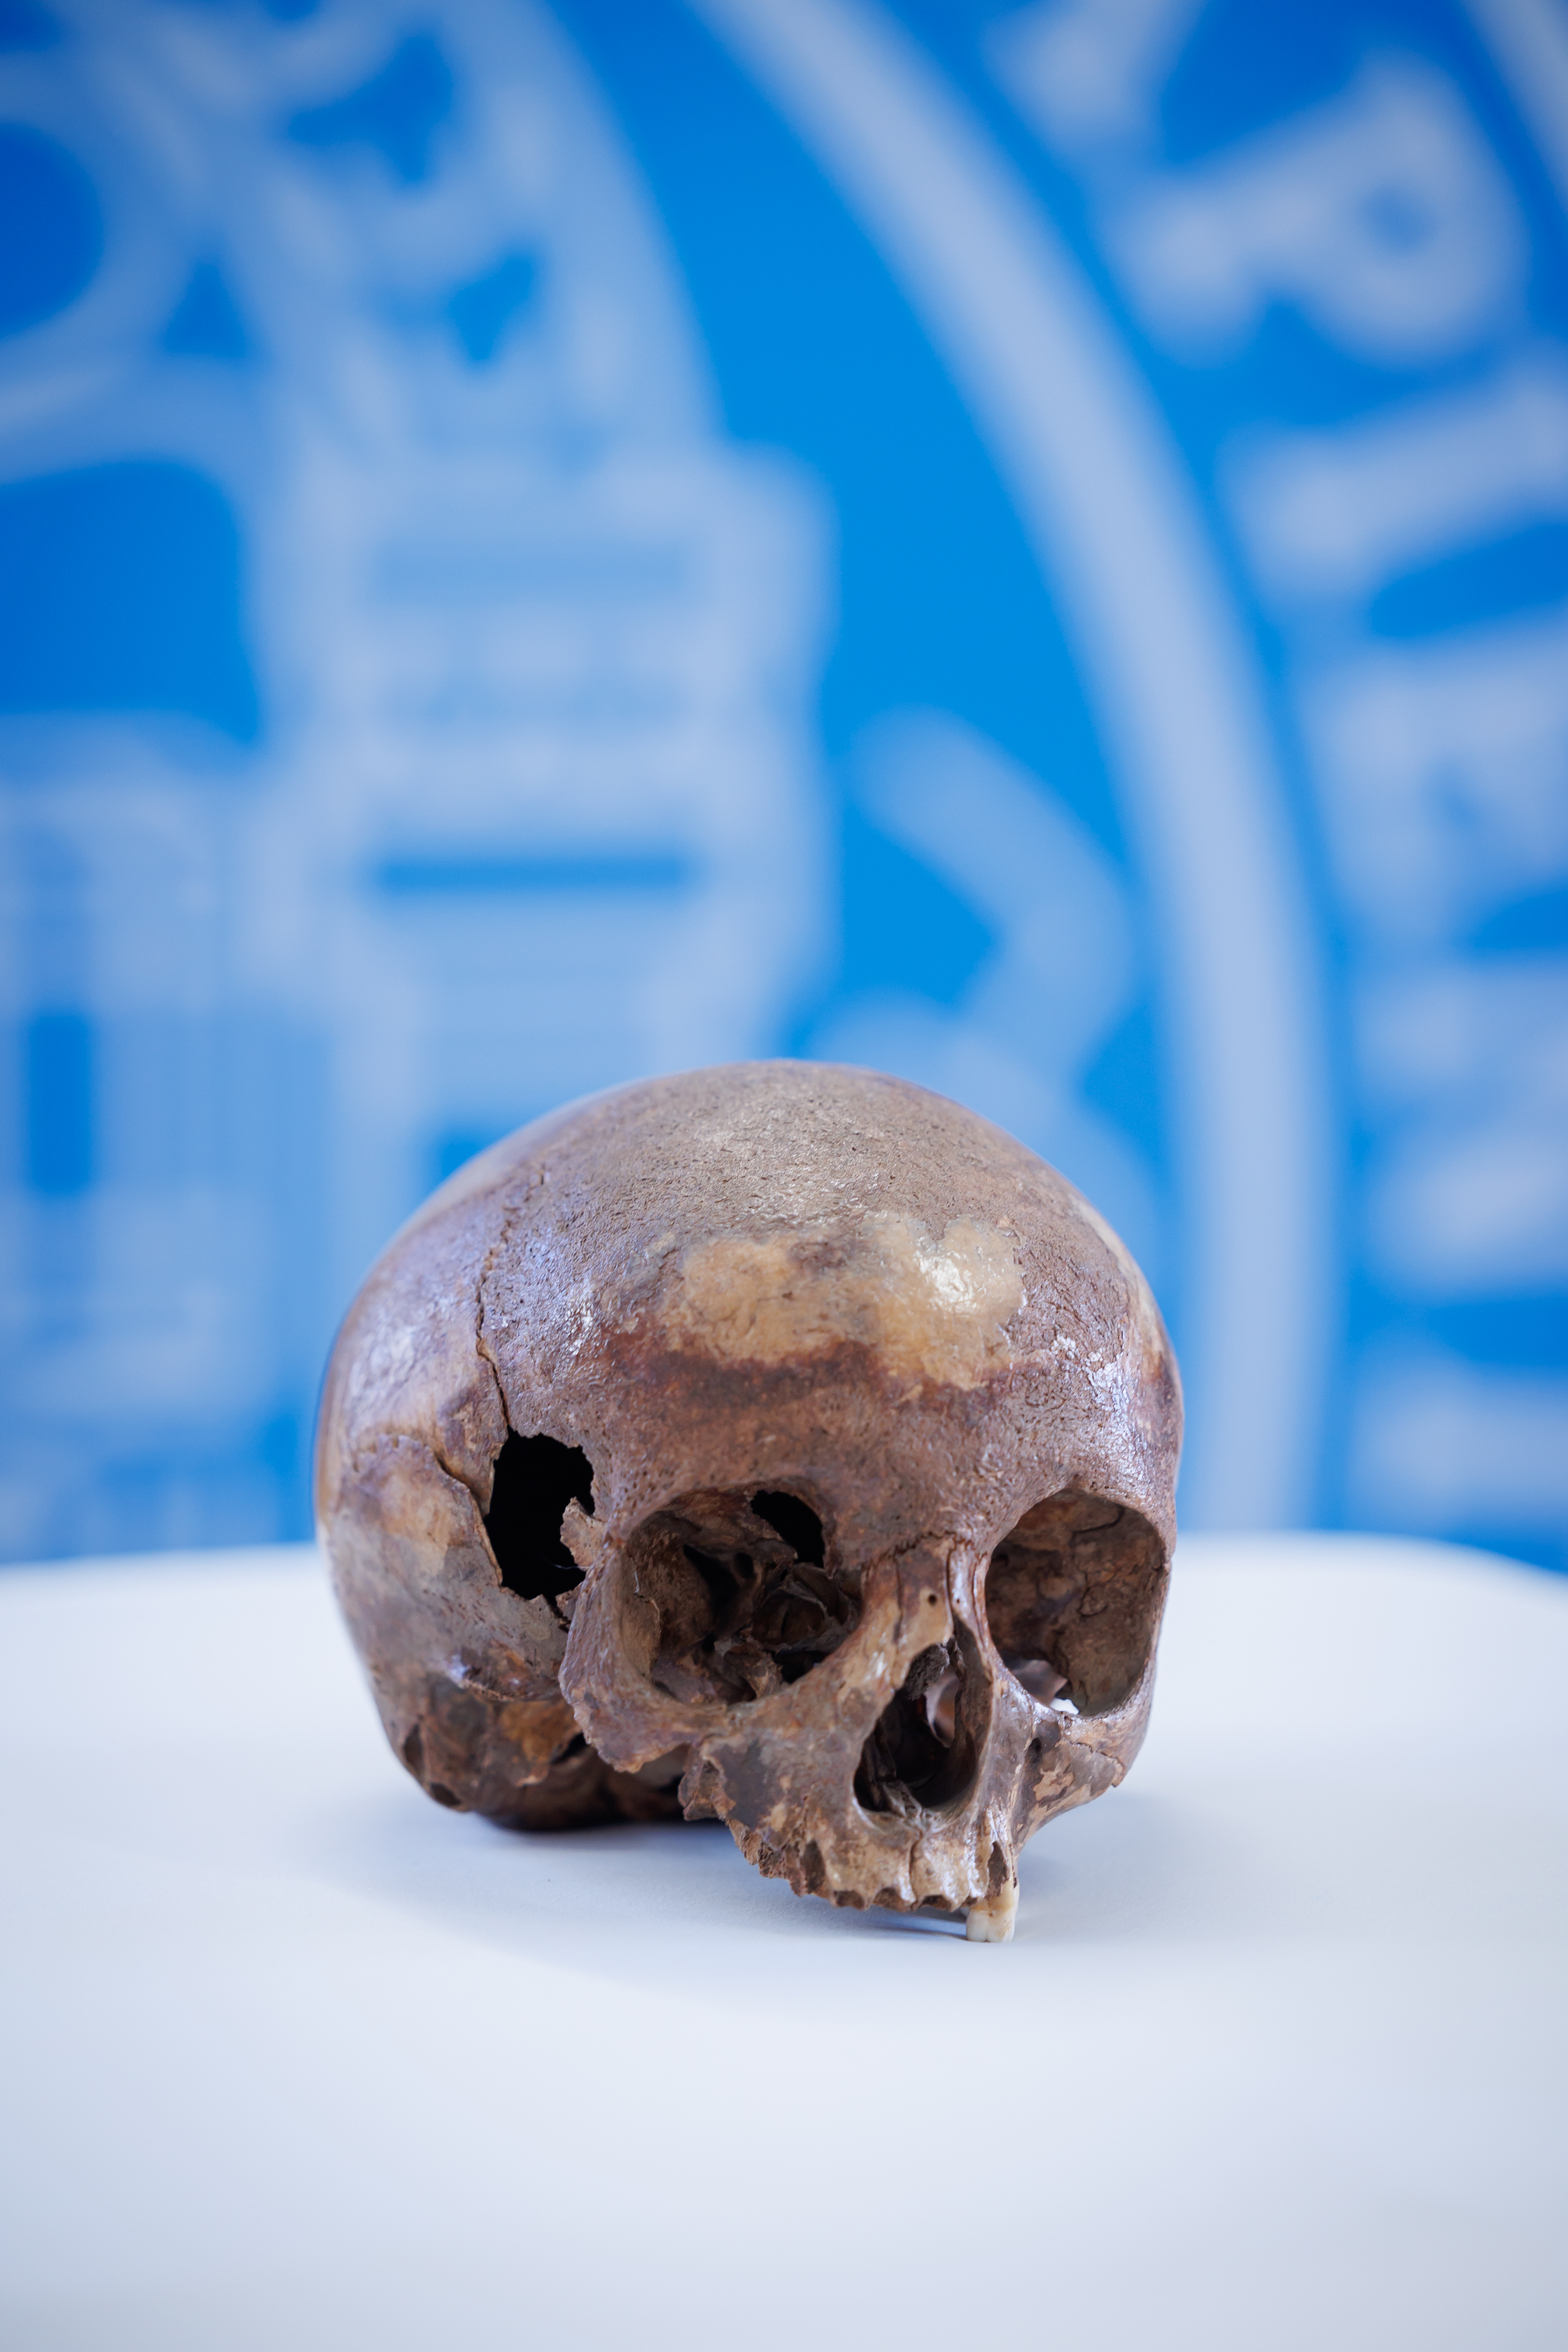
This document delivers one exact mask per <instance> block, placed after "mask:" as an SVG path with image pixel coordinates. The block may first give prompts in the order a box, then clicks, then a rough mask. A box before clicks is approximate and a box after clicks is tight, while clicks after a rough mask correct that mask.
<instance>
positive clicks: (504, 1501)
mask: <svg viewBox="0 0 1568 2352" xmlns="http://www.w3.org/2000/svg"><path fill="white" fill-rule="evenodd" d="M568 1503H578V1504H580V1505H581V1506H582V1507H583V1509H584V1511H586V1512H587V1513H588V1515H589V1516H590V1517H592V1516H593V1510H594V1465H593V1464H592V1463H591V1462H590V1461H589V1459H588V1457H587V1455H586V1454H584V1451H583V1449H582V1447H581V1446H580V1445H563V1444H561V1442H560V1440H559V1438H554V1437H545V1436H542V1435H541V1436H537V1437H520V1436H519V1435H518V1433H517V1432H516V1431H515V1430H513V1431H512V1433H511V1434H510V1436H509V1437H508V1439H507V1441H506V1444H504V1445H503V1446H502V1447H501V1450H500V1453H499V1454H497V1456H496V1466H495V1480H494V1484H493V1485H492V1486H491V1488H490V1507H489V1510H488V1511H487V1512H486V1513H485V1533H486V1534H487V1535H488V1536H489V1539H490V1549H491V1550H492V1551H493V1552H494V1554H495V1556H496V1566H497V1567H498V1568H499V1569H500V1580H501V1582H502V1583H503V1584H504V1585H505V1586H506V1589H507V1591H509V1592H516V1593H518V1594H520V1595H521V1598H522V1599H523V1600H524V1601H541V1600H543V1601H553V1600H554V1599H555V1598H556V1596H557V1594H559V1593H562V1592H565V1591H569V1590H570V1588H571V1587H572V1586H573V1585H574V1584H577V1583H579V1582H580V1581H581V1580H582V1575H583V1571H582V1570H581V1569H580V1568H579V1567H578V1565H577V1563H576V1561H575V1560H574V1559H573V1557H572V1555H571V1553H570V1552H569V1551H568V1550H567V1549H566V1546H565V1545H564V1543H563V1541H562V1539H561V1521H562V1518H563V1516H564V1513H565V1509H566V1506H567V1504H568Z"/></svg>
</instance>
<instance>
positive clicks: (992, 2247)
mask: <svg viewBox="0 0 1568 2352" xmlns="http://www.w3.org/2000/svg"><path fill="white" fill-rule="evenodd" d="M0 1676H3V1686H4V1696H3V1705H0V1740H3V1743H4V1749H5V1757H4V1770H3V1772H0V1810H3V1824H0V1835H3V1840H4V1852H3V1857H0V1888H3V1890H4V1893H3V1900H4V1905H5V1915H6V1924H5V1928H4V1934H3V1940H0V1952H3V1955H4V1958H3V1967H4V1996H3V2001H0V2031H3V2033H4V2041H5V2061H4V2063H5V2083H4V2087H3V2090H0V2108H3V2113H4V2121H3V2123H0V2132H3V2135H4V2162H5V2179H4V2181H3V2182H0V2231H3V2232H4V2254H3V2267H0V2277H3V2286H0V2342H3V2343H4V2345H5V2347H7V2352H45V2347H47V2352H142V2347H148V2352H154V2347H155V2352H262V2347H266V2352H316V2347H328V2346H331V2347H344V2348H345V2352H358V2347H377V2352H381V2347H386V2352H402V2347H409V2352H414V2347H418V2348H419V2352H433V2348H434V2347H437V2346H440V2347H450V2352H467V2347H473V2352H493V2347H510V2346H513V2345H516V2346H527V2347H535V2346H537V2347H542V2352H544V2347H548V2352H555V2347H563V2352H564V2347H570V2352H600V2347H605V2348H606V2352H608V2347H623V2346H625V2347H644V2348H645V2352H662V2347H683V2352H708V2347H730V2346H734V2347H752V2346H758V2347H774V2346H778V2347H785V2346H788V2347H795V2346H799V2345H805V2346H810V2347H837V2346H840V2345H844V2346H848V2345H855V2346H866V2347H879V2346H882V2345H885V2344H890V2343H894V2342H896V2341H900V2340H902V2341H910V2342H913V2341H916V2340H919V2341H928V2340H929V2341H938V2340H944V2339H948V2338H951V2337H953V2336H956V2337H957V2339H958V2340H960V2341H961V2342H962V2343H963V2344H964V2345H965V2346H968V2345H970V2344H983V2345H987V2346H989V2345H993V2344H1006V2345H1009V2346H1017V2347H1037V2346H1038V2347H1047V2346H1055V2345H1056V2344H1057V2343H1058V2341H1059V2340H1060V2339H1062V2338H1063V2337H1064V2336H1073V2337H1075V2338H1076V2339H1077V2340H1078V2341H1079V2343H1083V2342H1087V2343H1089V2344H1091V2345H1094V2346H1097V2347H1098V2346H1102V2345H1103V2346H1107V2347H1121V2346H1127V2347H1134V2346H1136V2347H1160V2352H1184V2347H1189V2346H1191V2347H1207V2348H1208V2352H1230V2347H1236V2352H1243V2347H1245V2352H1295V2347H1302V2348H1303V2352H1306V2347H1311V2352H1321V2347H1325V2346H1331V2347H1363V2346H1365V2347H1373V2346H1375V2347H1379V2352H1385V2348H1386V2352H1405V2347H1412V2348H1413V2352H1414V2347H1419V2348H1420V2352H1447V2347H1461V2346H1462V2347H1466V2348H1467V2352H1491V2347H1508V2352H1537V2347H1540V2352H1547V2347H1551V2352H1562V2347H1563V2345H1564V2344H1565V2343H1568V2261H1565V2247H1568V2196H1565V2194H1564V2192H1565V2189H1568V2174H1565V2166H1564V2141H1565V2137H1568V2100H1565V2098H1564V2092H1565V2090H1568V2066H1565V2064H1564V2058H1565V2042H1568V1899H1565V1894H1564V1865H1565V1859H1568V1727H1565V1712H1568V1710H1565V1706H1564V1693H1565V1691H1568V1585H1565V1584H1563V1583H1559V1582H1556V1581H1554V1580H1551V1579H1549V1578H1547V1577H1545V1576H1542V1575H1539V1574H1536V1573H1535V1572H1533V1571H1531V1570H1523V1569H1519V1568H1515V1567H1510V1565H1508V1564H1507V1563H1504V1562H1500V1561H1495V1560H1490V1559H1484V1558H1481V1557H1480V1556H1479V1555H1476V1554H1473V1553H1471V1554H1467V1553H1463V1552H1458V1551H1453V1550H1446V1549H1439V1548H1437V1547H1436V1546H1430V1545H1420V1544H1411V1543H1399V1542H1390V1541H1376V1540H1372V1539H1362V1538H1269V1539H1260V1540H1247V1539H1241V1538H1225V1539H1218V1538H1209V1539H1207V1540H1192V1541H1189V1542H1188V1543H1187V1544H1185V1545H1184V1548H1183V1551H1182V1554H1181V1557H1180V1559H1179V1560H1178V1563H1177V1572H1176V1581H1175V1588H1174V1592H1173V1601H1172V1607H1171V1612H1170V1617H1169V1621H1168V1629H1167V1633H1166V1637H1165V1643H1164V1647H1163V1653H1162V1665H1161V1679H1160V1689H1159V1693H1158V1696H1157V1697H1156V1700H1155V1706H1154V1718H1153V1728H1152V1733H1151V1735H1150V1739H1149V1743H1148V1746H1147V1748H1146V1749H1145V1751H1144V1753H1143V1756H1142V1759H1140V1760H1139V1762H1138V1764H1137V1765H1136V1766H1135V1767H1134V1769H1133V1771H1132V1773H1131V1777H1130V1779H1129V1780H1128V1782H1127V1784H1126V1785H1125V1787H1123V1788H1122V1789H1121V1790H1116V1791H1114V1792H1113V1793H1112V1794H1111V1795H1110V1796H1109V1797H1106V1798H1104V1799H1102V1800H1101V1801H1100V1802H1099V1803H1097V1804H1094V1805H1090V1806H1088V1807H1086V1808H1085V1809H1084V1810H1083V1811H1079V1812H1077V1813H1073V1814H1070V1815H1068V1817H1066V1818H1065V1819H1064V1820H1062V1821H1061V1822H1058V1823H1056V1824H1054V1825H1052V1826H1051V1827H1048V1828H1047V1829H1046V1830H1045V1831H1044V1832H1041V1834H1040V1835H1039V1837H1037V1839H1036V1841H1035V1843H1033V1844H1032V1845H1031V1846H1030V1847H1029V1848H1028V1849H1027V1851H1026V1855H1025V1857H1024V1862H1023V1871H1022V1890H1023V1891H1022V1905H1021V1909H1020V1914H1019V1925H1018V1932H1017V1937H1016V1940H1015V1941H1014V1942H1013V1943H1012V1944H1010V1945H1006V1946H985V1945H972V1944H967V1943H965V1942H964V1941H963V1938H962V1933H961V1931H955V1930H954V1929H953V1928H952V1927H948V1926H946V1925H945V1924H942V1923H923V1922H921V1923H910V1922H900V1921H899V1920H896V1919H893V1918H889V1917H888V1916H884V1915H880V1914H871V1915H857V1914H854V1913H850V1912H844V1911H836V1910H833V1909H831V1908H830V1907H828V1906H826V1905H824V1904H820V1903H815V1902H811V1901H805V1902H800V1901H797V1900H796V1899H795V1897H794V1896H793V1895H791V1894H790V1893H789V1892H788V1890H787V1889H786V1888H784V1887H782V1886H780V1885H777V1884H774V1883H770V1882H768V1881H766V1880H763V1879H761V1878H759V1877H757V1876H756V1875H755V1874H754V1873H753V1872H752V1871H751V1870H749V1869H748V1868H747V1867H746V1865H745V1864H744V1863H743V1862H742V1859H741V1857H740V1855H739V1853H737V1852H736V1851H735V1850H734V1848H733V1847H732V1846H731V1843H730V1840H729V1838H728V1836H727V1835H726V1834H725V1833H724V1832H723V1831H722V1830H721V1829H718V1828H716V1827H714V1826H712V1825H704V1826H700V1827H692V1828H683V1827H680V1826H671V1827H663V1828H658V1829H621V1830H609V1831H604V1830H600V1831H595V1832H584V1833H582V1834H574V1835H570V1836H565V1837H552V1838H526V1837H520V1836H516V1835H512V1834H509V1833H507V1832H502V1831H500V1830H496V1829H494V1828H491V1827H490V1826H489V1825H488V1824H486V1823H485V1822H479V1821H475V1820H473V1819H470V1818H468V1817H463V1816H454V1815H453V1814H451V1813H448V1812H443V1811H439V1810H438V1809H437V1807H436V1806H435V1805H433V1804H431V1803H430V1802H429V1801H427V1800H426V1798H425V1797H423V1796H422V1795H421V1794H420V1792H419V1790H417V1789H416V1787H415V1786H414V1784H413V1782H412V1781H411V1780H408V1779H407V1778H406V1777H405V1775H404V1773H403V1772H402V1770H401V1769H400V1768H399V1767H398V1766H397V1765H396V1764H395V1762H394V1761H393V1759H392V1758H391V1756H390V1754H389V1753H388V1751H387V1750H386V1748H385V1747H384V1743H383V1740H382V1737H381V1733H380V1730H379V1728H378V1727H377V1726H376V1724H375V1722H374V1717H373V1715H372V1712H371V1708H370V1704H369V1700H368V1698H367V1696H366V1695H365V1693H364V1691H363V1687H362V1686H361V1684H360V1681H359V1677H358V1674H357V1670H356V1668H355V1666H354V1664H353V1659H352V1657H351V1655H350V1654H349V1650H348V1646H347V1643H346V1642H345V1640H344V1638H343V1636H342V1633H341V1632H340V1630H339V1627H338V1624H337V1622H336V1619H335V1616H334V1614H333V1612H332V1607H331V1601H330V1599H329V1597H328V1594H327V1592H326V1590H325V1587H324V1583H323V1580H322V1577H321V1570H320V1568H319V1565H318V1563H317V1561H316V1559H315V1556H314V1554H313V1553H311V1552H310V1551H306V1550H300V1551H291V1552H288V1551H280V1552H271V1553H264V1552H248V1553H227V1554H216V1555H215V1554H207V1555H187V1556H185V1557H183V1558H180V1557H176V1558H172V1559H160V1560H141V1561H135V1560H126V1561H116V1562H110V1563H104V1564H100V1565H95V1566H75V1567H59V1568H50V1569H47V1570H6V1571H0Z"/></svg>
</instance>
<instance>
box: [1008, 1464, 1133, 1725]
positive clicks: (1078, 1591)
mask: <svg viewBox="0 0 1568 2352" xmlns="http://www.w3.org/2000/svg"><path fill="white" fill-rule="evenodd" d="M1164 1570H1165V1549H1164V1546H1163V1543H1162V1542H1161V1540H1160V1538H1159V1536H1158V1534H1157V1533H1156V1532H1155V1530H1154V1528H1152V1526H1151V1525H1150V1523H1149V1521H1148V1520H1147V1519H1146V1518H1144V1517H1143V1515H1142V1512H1140V1511H1135V1510H1133V1509H1132V1508H1131V1507H1130V1506H1128V1505H1126V1504H1121V1503H1116V1502H1113V1501H1111V1500H1110V1499H1109V1498H1108V1497H1106V1496H1100V1495H1088V1494H1085V1493H1083V1492H1082V1491H1081V1489H1079V1488H1076V1487H1067V1488H1064V1489H1063V1490H1062V1491H1061V1493H1059V1494H1056V1495H1051V1496H1047V1499H1046V1500H1045V1501H1044V1502H1043V1503H1037V1504H1036V1505H1035V1507H1034V1508H1033V1509H1032V1510H1029V1511H1026V1512H1025V1514H1024V1516H1023V1517H1022V1518H1021V1519H1020V1520H1019V1521H1018V1524H1017V1526H1016V1527H1015V1528H1012V1529H1010V1531H1009V1532H1008V1533H1007V1534H1006V1535H1005V1536H1004V1537H1003V1538H1002V1541H1001V1542H1000V1543H999V1544H998V1545H997V1546H996V1549H995V1550H994V1552H993V1553H992V1555H991V1562H990V1566H989V1567H988V1568H987V1570H986V1572H985V1618H986V1622H987V1624H988V1625H989V1627H990V1629H991V1638H992V1640H993V1641H994V1643H995V1644H996V1647H997V1649H998V1651H999V1652H1000V1653H1001V1657H1002V1663H1003V1664H1004V1665H1005V1667H1006V1668H1007V1670H1008V1672H1009V1673H1010V1674H1011V1675H1014V1676H1015V1677H1016V1680H1017V1681H1018V1682H1020V1683H1021V1684H1022V1685H1023V1686H1024V1688H1025V1689H1026V1691H1027V1692H1028V1694H1029V1696H1030V1697H1031V1698H1033V1699H1034V1700H1035V1701H1036V1703H1037V1705H1039V1706H1054V1707H1055V1708H1056V1709H1058V1712H1060V1713H1062V1714H1065V1715H1068V1716H1072V1715H1103V1714H1104V1713H1105V1712H1106V1711H1107V1709H1109V1708H1110V1707H1113V1706H1119V1705H1120V1704H1121V1700H1123V1699H1124V1698H1125V1697H1126V1696H1127V1695H1128V1693H1129V1692H1130V1691H1131V1690H1134V1689H1136V1687H1137V1685H1138V1684H1139V1682H1140V1681H1141V1680H1142V1675H1143V1670H1144V1667H1145V1666H1146V1665H1147V1664H1148V1662H1149V1654H1150V1650H1151V1648H1152V1644H1153V1639H1154V1627H1155V1623H1156V1621H1157V1618H1158V1613H1159V1605H1160V1593H1161V1588H1162V1585H1163V1580H1164Z"/></svg>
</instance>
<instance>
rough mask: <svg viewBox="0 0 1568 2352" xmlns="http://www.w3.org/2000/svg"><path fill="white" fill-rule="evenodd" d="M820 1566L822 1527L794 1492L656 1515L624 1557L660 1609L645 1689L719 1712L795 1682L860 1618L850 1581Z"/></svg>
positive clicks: (727, 1495)
mask: <svg viewBox="0 0 1568 2352" xmlns="http://www.w3.org/2000/svg"><path fill="white" fill-rule="evenodd" d="M826 1561H827V1547H826V1537H825V1535H824V1531H823V1525H822V1521H821V1519H820V1518H819V1517H818V1516H817V1514H816V1512H815V1511H814V1510H813V1509H812V1507H811V1506H810V1505H809V1504H808V1503H805V1502H804V1501H802V1499H801V1498H800V1496H797V1495H786V1494H783V1493H778V1492H774V1491H773V1490H772V1489H766V1490H764V1491H763V1492H762V1493H759V1494H753V1495H751V1496H747V1495H745V1494H743V1493H738V1492H731V1491H728V1490H725V1489H721V1488H718V1487H704V1488H702V1489H700V1491H698V1492H696V1493H693V1494H689V1495H682V1496H679V1499H678V1500H677V1501H675V1502H673V1503H671V1504H669V1505H668V1507H666V1508H665V1509H664V1510H662V1511H656V1512H655V1513H654V1514H653V1516H652V1517H651V1518H648V1519H645V1520H644V1522H643V1524H642V1526H641V1527H640V1528H638V1529H637V1533H636V1535H635V1536H634V1537H633V1538H632V1539H631V1542H630V1544H629V1545H628V1546H627V1549H626V1562H627V1566H628V1568H629V1570H630V1572H631V1575H632V1578H633V1580H634V1582H635V1586H636V1590H637V1593H638V1594H639V1595H640V1597H641V1598H642V1599H644V1600H645V1601H652V1603H653V1605H654V1608H655V1610H656V1611H657V1612H658V1633H657V1637H656V1641H655V1644H654V1654H653V1658H652V1662H651V1664H650V1666H649V1673H650V1675H651V1676H652V1679H653V1681H654V1682H655V1683H657V1684H658V1686H659V1688H660V1689H661V1690H664V1691H668V1694H669V1695H670V1696H671V1697H672V1698H679V1699H686V1700H698V1701H707V1702H710V1703H713V1702H717V1703H718V1704H720V1705H722V1706H742V1705H744V1704H746V1703H747V1702H748V1701H750V1700H752V1699H759V1698H767V1697H769V1696H772V1694H773V1692H774V1691H776V1690H780V1689H782V1688H783V1687H784V1685H785V1684H786V1683H794V1682H798V1681H799V1680H800V1679H801V1677H802V1675H807V1674H809V1673H810V1672H811V1669H812V1668H813V1666H815V1665H816V1664H819V1663H820V1661H821V1660H822V1659H824V1658H826V1656H828V1655H829V1654H830V1653H831V1652H832V1651H834V1650H836V1649H837V1647H838V1644H839V1643H840V1642H841V1641H842V1640H843V1639H844V1636H845V1635H846V1633H848V1632H849V1631H850V1629H851V1627H852V1626H853V1625H854V1623H855V1622H856V1620H857V1618H858V1615H859V1599H860V1596H859V1586H858V1579H857V1578H856V1577H855V1576H854V1575H853V1574H852V1573H849V1572H848V1571H845V1570H835V1569H832V1568H829V1567H828V1566H827V1564H826Z"/></svg>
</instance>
